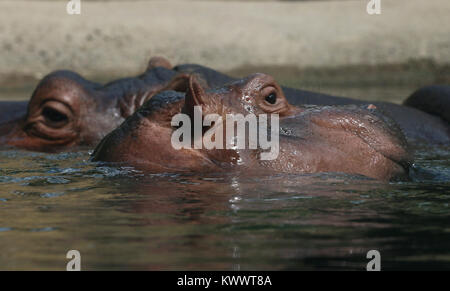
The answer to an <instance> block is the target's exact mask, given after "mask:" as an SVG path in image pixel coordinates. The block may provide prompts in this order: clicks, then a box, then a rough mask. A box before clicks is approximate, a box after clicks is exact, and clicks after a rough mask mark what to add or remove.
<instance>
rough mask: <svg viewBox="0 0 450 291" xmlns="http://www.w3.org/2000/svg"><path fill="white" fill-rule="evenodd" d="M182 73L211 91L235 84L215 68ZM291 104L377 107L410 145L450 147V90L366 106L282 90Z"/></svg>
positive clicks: (183, 68) (184, 68)
mask: <svg viewBox="0 0 450 291" xmlns="http://www.w3.org/2000/svg"><path fill="white" fill-rule="evenodd" d="M173 70H175V71H177V72H180V73H188V74H193V73H194V74H197V75H199V76H201V77H202V79H204V80H205V81H206V83H207V84H208V85H209V86H210V87H217V86H222V85H224V84H226V83H229V82H232V81H235V80H236V79H235V78H232V77H230V76H227V75H225V74H223V73H220V72H218V71H216V70H213V69H211V68H208V67H205V66H201V65H196V64H183V65H178V66H175V67H174V68H173ZM282 88H283V91H284V93H285V95H286V98H287V100H288V101H289V102H290V103H291V104H293V105H303V104H312V105H348V104H361V105H366V106H368V105H369V104H373V105H375V106H376V107H377V109H378V110H379V111H381V112H383V113H384V114H386V115H388V116H389V117H390V118H392V119H393V120H394V121H395V122H396V123H397V124H398V125H399V126H400V128H401V130H402V131H403V133H404V134H405V136H406V138H407V140H408V141H409V142H410V144H415V143H416V142H424V143H427V144H444V145H448V144H450V124H449V122H450V116H449V115H450V86H428V87H425V88H422V89H419V90H418V91H416V92H415V93H413V94H412V95H411V96H410V97H409V98H408V99H407V100H406V101H405V103H404V105H398V104H393V103H389V102H366V101H362V100H356V99H351V98H345V97H338V96H331V95H327V94H321V93H316V92H311V91H306V90H300V89H292V88H287V87H282Z"/></svg>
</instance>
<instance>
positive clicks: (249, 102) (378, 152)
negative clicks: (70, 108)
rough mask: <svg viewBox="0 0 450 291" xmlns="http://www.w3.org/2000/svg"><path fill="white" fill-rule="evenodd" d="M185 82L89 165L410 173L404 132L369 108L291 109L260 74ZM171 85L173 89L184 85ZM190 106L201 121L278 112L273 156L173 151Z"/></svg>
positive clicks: (132, 121)
mask: <svg viewBox="0 0 450 291" xmlns="http://www.w3.org/2000/svg"><path fill="white" fill-rule="evenodd" d="M180 78H185V79H186V77H180ZM187 78H188V79H187V80H186V81H185V82H186V85H185V86H186V88H187V90H186V91H187V93H185V94H183V93H180V92H175V91H164V92H161V93H159V94H157V95H155V96H154V97H153V98H152V99H150V100H149V101H147V102H146V103H145V104H144V105H143V106H142V107H141V108H140V109H139V110H138V111H137V112H136V113H135V114H133V115H132V116H131V117H130V118H128V119H127V120H126V121H125V122H124V123H123V124H122V125H121V126H120V127H118V128H117V129H116V130H114V131H113V132H111V133H110V134H108V135H107V136H106V137H105V138H104V139H103V140H102V142H101V143H100V144H99V145H98V146H97V148H96V150H95V152H94V153H93V156H92V160H93V161H101V162H111V163H114V164H121V165H129V166H134V167H136V168H138V169H142V170H144V171H149V172H221V171H226V172H229V171H238V172H240V173H241V174H249V175H250V174H264V173H271V172H282V173H317V172H344V173H350V174H360V175H365V176H368V177H372V178H375V179H380V180H389V179H392V178H394V177H399V176H405V175H406V174H407V172H408V166H409V164H410V159H411V158H410V153H409V150H408V147H407V144H406V141H405V139H404V136H403V134H402V132H401V130H400V129H399V128H398V126H397V125H396V123H395V122H393V121H392V120H390V119H389V118H387V117H386V116H385V115H383V114H379V113H377V109H373V107H369V108H372V109H367V106H358V105H349V106H311V105H309V106H293V105H291V104H289V102H288V100H287V99H286V97H285V95H284V94H283V90H282V89H281V87H280V86H279V85H278V84H277V83H276V81H275V80H274V79H273V78H272V77H271V76H268V75H264V74H255V75H251V76H249V77H248V78H246V79H243V80H238V81H235V82H233V83H230V84H227V85H225V86H223V87H221V88H214V89H211V88H208V86H206V87H205V85H204V84H202V82H200V81H199V80H197V78H196V77H195V76H189V77H187ZM174 82H175V83H177V84H178V86H180V84H181V83H182V82H180V81H179V80H174ZM194 106H200V107H201V108H202V112H203V116H204V117H205V116H206V115H207V114H218V115H219V116H222V117H223V120H226V119H225V115H226V114H230V113H233V114H242V115H244V116H246V115H247V114H248V113H253V114H255V115H257V116H260V115H261V114H273V113H276V114H278V115H279V116H280V118H281V119H280V137H279V145H280V148H279V154H278V156H277V157H276V158H275V159H261V156H262V154H263V152H264V150H262V149H261V148H257V149H236V148H233V147H227V145H229V144H228V143H229V140H228V139H224V145H223V148H224V149H217V148H212V149H206V148H201V149H194V148H183V149H178V150H177V149H175V148H174V147H173V145H172V143H171V137H172V134H173V133H174V131H175V130H177V128H176V127H173V126H172V124H171V119H172V117H173V116H174V115H175V114H177V113H185V114H187V115H189V116H191V120H192V115H193V114H194V113H193V108H194ZM222 125H223V124H222ZM217 126H219V123H217V124H216V123H215V124H214V125H212V126H211V127H209V128H208V127H206V128H204V131H203V137H205V136H206V135H208V132H209V130H210V129H211V128H213V127H217ZM223 126H224V125H223ZM223 128H225V126H224V127H223ZM206 129H207V130H206ZM192 142H193V143H195V141H192Z"/></svg>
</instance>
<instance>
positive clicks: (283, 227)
mask: <svg viewBox="0 0 450 291" xmlns="http://www.w3.org/2000/svg"><path fill="white" fill-rule="evenodd" d="M329 90H331V91H333V92H335V90H333V89H329ZM340 90H342V92H338V93H342V94H340V95H345V96H350V95H351V94H353V95H354V96H355V97H356V96H359V95H364V94H365V93H367V90H366V89H361V90H357V89H354V88H347V89H345V88H343V89H342V88H341V89H340ZM412 90H413V89H411V90H406V89H405V88H401V89H399V90H395V89H389V94H391V96H392V97H393V98H394V100H401V98H402V96H405V94H406V93H405V92H406V91H412ZM385 92H386V88H382V87H380V90H378V91H376V90H375V91H373V92H372V93H373V95H374V96H376V95H378V96H386V94H381V93H385ZM19 95H20V94H19ZM22 95H23V96H26V94H21V95H20V96H22ZM13 99H17V98H13ZM21 99H27V98H21ZM88 159H89V153H88V152H87V151H84V152H75V153H62V154H40V153H30V152H22V151H0V270H24V269H26V270H29V269H31V270H43V269H44V270H45V269H52V270H65V268H66V264H67V262H68V259H66V253H67V252H68V251H69V250H73V249H75V250H79V251H80V252H81V257H82V258H81V259H82V269H83V270H99V269H101V270H104V269H106V270H117V269H126V270H192V269H194V270H206V269H207V270H311V269H312V270H317V269H319V270H322V269H338V270H365V268H366V264H367V262H368V261H369V260H368V259H366V254H367V252H368V251H369V250H373V249H374V250H378V251H379V252H380V253H381V267H382V270H389V269H447V270H448V269H450V226H449V221H450V211H449V203H450V147H448V146H447V147H435V148H430V147H419V149H418V152H417V159H416V160H417V161H416V164H415V167H414V170H413V171H412V177H413V181H411V182H395V183H382V182H378V181H373V180H369V179H366V178H362V177H351V176H348V175H341V174H317V175H274V176H265V177H258V178H248V177H247V178H244V177H239V176H235V175H221V176H220V175H214V174H211V175H208V176H195V175H184V176H182V175H169V174H165V175H148V174H143V173H140V172H137V171H135V170H133V169H131V168H125V169H124V168H108V167H98V166H97V165H96V164H93V163H90V162H88Z"/></svg>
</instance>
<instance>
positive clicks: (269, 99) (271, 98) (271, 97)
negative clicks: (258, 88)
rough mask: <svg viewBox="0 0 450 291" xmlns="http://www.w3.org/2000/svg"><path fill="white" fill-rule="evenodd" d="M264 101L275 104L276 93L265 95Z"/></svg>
mask: <svg viewBox="0 0 450 291" xmlns="http://www.w3.org/2000/svg"><path fill="white" fill-rule="evenodd" d="M266 101H267V102H269V103H270V104H275V103H276V102H277V94H275V93H271V94H269V95H267V97H266Z"/></svg>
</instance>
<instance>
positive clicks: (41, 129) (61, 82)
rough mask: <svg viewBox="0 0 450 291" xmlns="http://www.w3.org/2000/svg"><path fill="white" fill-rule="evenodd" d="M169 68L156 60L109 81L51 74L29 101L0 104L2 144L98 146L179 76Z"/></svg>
mask: <svg viewBox="0 0 450 291" xmlns="http://www.w3.org/2000/svg"><path fill="white" fill-rule="evenodd" d="M170 68H171V65H170V63H168V62H167V61H166V60H165V59H162V58H152V59H151V60H150V62H149V65H148V69H147V70H146V72H145V73H143V74H141V75H139V76H137V77H132V78H124V79H119V80H116V81H113V82H110V83H107V84H105V85H102V84H99V83H95V82H91V81H88V80H86V79H84V78H83V77H81V76H80V75H79V74H77V73H75V72H71V71H64V70H62V71H56V72H52V73H50V74H49V75H47V76H46V77H44V78H43V79H42V80H41V81H40V82H39V84H38V85H37V87H36V89H35V90H34V92H33V94H32V96H31V99H30V101H29V102H2V103H0V146H1V147H16V148H21V149H27V150H33V151H43V152H54V151H63V150H68V149H71V148H73V147H74V146H95V145H96V144H97V143H98V142H99V141H100V140H101V139H102V138H103V137H104V136H105V135H106V134H107V133H108V132H110V131H112V130H113V129H114V128H116V127H117V126H118V125H120V124H121V123H122V122H123V121H124V120H125V118H127V117H128V116H130V115H131V114H133V113H134V111H135V110H136V109H138V108H139V107H140V106H141V105H142V104H143V103H144V102H145V101H146V100H147V99H149V98H151V96H153V94H155V93H156V92H157V91H158V90H162V89H163V88H164V87H165V85H166V84H167V83H169V81H170V80H172V79H173V78H174V76H175V75H177V73H176V72H175V71H173V70H171V69H170Z"/></svg>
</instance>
